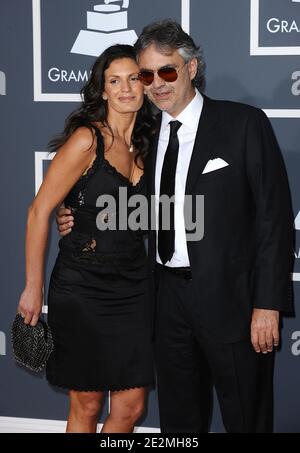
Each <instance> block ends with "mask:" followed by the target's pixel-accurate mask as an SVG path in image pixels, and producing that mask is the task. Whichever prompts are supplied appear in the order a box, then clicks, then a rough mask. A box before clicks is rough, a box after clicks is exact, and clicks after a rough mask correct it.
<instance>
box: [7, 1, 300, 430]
mask: <svg viewBox="0 0 300 453" xmlns="http://www.w3.org/2000/svg"><path fill="white" fill-rule="evenodd" d="M101 3H103V0H98V1H95V0H94V1H91V0H0V49H1V51H0V56H1V58H0V107H1V108H0V112H1V117H0V118H1V121H0V143H1V176H0V184H1V192H0V193H1V202H2V208H1V211H2V213H3V214H2V222H1V225H0V228H1V233H0V237H1V240H2V244H1V252H2V253H1V273H0V275H1V299H2V300H1V304H0V376H1V386H0V432H1V431H2V432H3V431H4V432H5V431H9V430H19V431H22V430H26V429H27V430H30V429H31V430H37V429H38V428H37V425H35V422H34V421H32V420H31V422H32V423H33V424H32V425H30V426H29V425H28V423H29V421H28V420H25V419H40V422H39V423H41V425H43V423H44V424H46V421H49V420H57V421H59V420H66V417H67V411H68V407H67V402H68V400H67V395H66V393H65V392H64V391H61V390H58V389H55V388H52V387H50V386H49V385H48V384H47V382H46V380H45V378H44V377H36V376H33V375H32V374H30V373H29V372H27V371H25V370H23V369H21V368H19V367H18V366H16V365H15V363H14V361H13V359H12V350H11V345H10V325H11V321H12V319H13V316H14V313H15V310H16V306H17V303H18V298H19V296H20V293H21V291H22V289H23V285H24V235H25V224H26V212H27V207H28V205H29V204H30V202H31V200H32V198H33V196H34V194H35V190H36V188H37V187H38V185H39V184H40V181H41V180H42V176H43V172H44V170H45V168H46V167H47V165H48V163H49V162H48V161H47V155H46V154H44V153H45V149H46V144H47V142H48V140H49V138H50V137H51V136H52V135H53V134H55V133H57V132H58V131H61V129H62V126H63V122H64V119H65V117H66V115H67V114H68V113H69V112H70V111H71V110H73V109H74V108H75V106H76V101H77V100H78V92H79V89H80V87H81V86H82V83H83V81H84V80H85V78H86V77H87V76H88V72H89V68H90V66H91V64H92V63H93V60H94V56H93V55H94V54H95V49H94V50H93V49H92V44H91V43H93V45H95V43H96V47H97V46H98V48H97V49H98V50H99V49H100V48H101V46H102V47H103V46H104V47H105V43H106V42H108V40H111V39H112V40H113V39H114V36H117V37H118V41H120V40H121V37H123V38H124V42H125V41H126V42H128V40H130V39H133V38H132V37H133V36H135V33H136V34H139V33H140V31H141V29H142V27H143V26H144V25H145V24H147V23H148V22H150V21H152V20H156V19H161V18H166V17H172V18H174V19H176V20H178V21H182V24H183V26H184V28H185V29H186V30H187V31H189V32H190V33H191V35H192V36H193V38H194V39H195V41H196V42H197V43H201V45H202V47H203V48H204V55H205V60H206V63H207V72H206V74H207V87H206V93H207V94H208V95H209V96H212V97H216V98H223V99H232V100H238V101H242V102H246V103H249V104H252V105H256V106H259V107H261V108H263V109H264V110H265V111H266V113H267V114H268V116H269V117H270V118H271V121H272V124H273V127H274V129H275V133H276V135H277V138H278V141H279V143H280V146H281V149H282V152H283V156H284V159H285V162H286V166H287V170H288V175H289V179H290V186H291V190H292V196H293V206H294V215H295V239H296V240H295V242H296V246H295V249H294V250H291V253H293V254H294V255H295V269H294V274H293V279H294V295H295V306H296V317H294V318H292V317H291V318H289V319H284V323H283V332H282V334H283V338H282V348H281V351H280V352H279V353H278V354H277V364H276V376H275V379H276V387H275V427H276V431H279V432H300V422H299V413H300V396H299V392H298V382H299V374H300V372H299V360H300V357H299V355H300V322H299V310H298V309H297V306H299V304H300V300H299V298H300V292H299V291H300V289H299V281H300V260H299V258H300V237H299V236H300V232H299V230H300V211H299V210H300V191H299V185H300V182H299V169H300V151H299V143H300V128H299V125H300V123H299V119H300V102H299V100H300V58H299V54H300V1H299V0H298V1H295V0H294V1H293V0H252V1H250V0H226V1H223V0H190V1H189V0H182V1H181V0H151V1H149V0H131V1H130V4H129V9H128V10H125V9H123V10H122V11H123V13H124V14H125V16H124V14H123V19H120V20H119V19H118V17H116V15H113V14H108V13H106V14H107V16H105V20H104V22H105V23H106V25H108V28H109V27H111V28H113V24H114V23H115V21H117V23H116V24H115V28H117V29H118V30H119V31H120V30H121V34H119V35H114V33H115V32H113V31H111V32H109V31H106V34H104V32H103V31H101V27H103V23H102V25H101V18H100V16H97V17H98V18H99V24H100V25H99V27H98V28H99V29H98V30H97V31H92V30H90V29H88V24H87V16H86V14H87V11H93V8H94V6H95V5H96V4H101ZM116 4H119V5H120V6H121V5H122V1H120V2H118V3H113V5H116ZM126 14H127V18H128V24H126V23H125V24H123V25H122V24H121V22H122V20H123V21H124V20H125V19H126ZM106 18H107V19H106ZM102 22H103V21H102ZM90 28H91V27H90ZM80 30H82V31H83V32H82V33H81V34H82V35H83V36H84V43H83V42H78V43H77V44H78V45H77V51H76V53H73V52H71V49H72V47H73V45H74V43H75V40H76V38H77V36H78V34H79V32H80ZM80 49H81V50H80ZM97 49H96V51H97ZM93 52H94V53H93ZM220 228H222V218H220ZM56 244H57V235H56V231H55V229H54V228H52V233H51V240H50V247H49V254H48V260H47V275H46V278H47V281H48V278H49V273H50V271H51V268H52V265H53V261H54V257H55V255H56V253H57V245H56ZM183 391H184V389H183ZM107 410H108V404H107V403H106V405H105V408H104V411H103V415H105V414H106V413H107ZM43 421H44V422H43ZM26 423H27V425H26ZM49 423H50V422H49ZM49 423H48V425H49ZM52 425H53V426H52V430H53V431H55V430H56V429H62V428H61V426H60V425H59V423H58V424H57V426H56V424H55V423H54V422H53V424H52ZM28 426H29V427H28ZM39 426H40V425H39ZM140 426H142V427H147V428H157V427H158V426H159V421H158V412H157V400H156V393H155V392H151V394H150V397H149V403H148V411H147V415H146V417H145V418H144V420H143V421H142V422H141V423H140ZM41 429H43V428H41ZM44 429H46V428H44ZM47 429H48V430H51V428H49V426H48V428H47ZM212 429H213V430H214V431H222V430H223V426H222V422H221V418H220V415H219V410H218V405H217V403H216V405H215V411H214V417H213V425H212Z"/></svg>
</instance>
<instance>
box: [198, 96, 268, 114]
mask: <svg viewBox="0 0 300 453" xmlns="http://www.w3.org/2000/svg"><path fill="white" fill-rule="evenodd" d="M205 98H206V99H207V101H208V102H209V104H210V105H211V106H212V107H213V108H216V109H218V110H219V111H220V112H221V113H224V114H226V115H230V116H234V117H239V116H242V117H244V116H246V117H248V116H249V115H258V114H260V113H261V112H262V110H261V109H259V108H258V107H255V106H253V105H250V104H246V103H243V102H238V101H230V100H225V99H212V98H208V97H205Z"/></svg>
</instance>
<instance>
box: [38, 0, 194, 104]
mask: <svg viewBox="0 0 300 453" xmlns="http://www.w3.org/2000/svg"><path fill="white" fill-rule="evenodd" d="M157 11H159V17H174V19H177V20H178V18H179V17H181V24H182V26H183V28H184V29H185V30H186V31H187V32H188V31H189V25H190V23H189V22H190V0H164V1H162V0H76V1H75V0H32V19H33V20H32V23H33V70H34V71H33V73H34V101H36V102H79V101H80V100H81V98H80V95H79V93H80V90H81V88H82V86H83V85H84V84H85V83H86V82H87V80H88V78H89V75H90V68H91V67H92V65H93V63H94V61H95V57H98V56H99V55H100V54H101V53H102V52H103V51H104V50H105V49H106V48H107V47H109V46H111V45H114V44H117V43H120V44H131V45H132V44H134V43H135V41H136V40H137V37H138V34H139V33H140V32H141V30H142V28H143V27H144V26H145V25H146V24H147V23H150V22H152V21H153V20H155V18H157V17H158V16H157Z"/></svg>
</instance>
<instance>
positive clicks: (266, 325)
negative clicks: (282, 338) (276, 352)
mask: <svg viewBox="0 0 300 453" xmlns="http://www.w3.org/2000/svg"><path fill="white" fill-rule="evenodd" d="M251 343H252V345H253V348H254V350H255V352H262V353H263V354H267V353H268V352H272V351H273V346H275V347H276V346H278V345H279V311H277V310H265V309H261V308H254V309H253V312H252V322H251Z"/></svg>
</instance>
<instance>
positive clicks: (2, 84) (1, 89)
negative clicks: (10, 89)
mask: <svg viewBox="0 0 300 453" xmlns="http://www.w3.org/2000/svg"><path fill="white" fill-rule="evenodd" d="M5 95H6V77H5V74H4V72H3V71H0V96H5Z"/></svg>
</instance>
